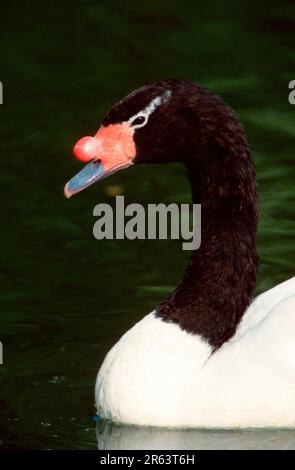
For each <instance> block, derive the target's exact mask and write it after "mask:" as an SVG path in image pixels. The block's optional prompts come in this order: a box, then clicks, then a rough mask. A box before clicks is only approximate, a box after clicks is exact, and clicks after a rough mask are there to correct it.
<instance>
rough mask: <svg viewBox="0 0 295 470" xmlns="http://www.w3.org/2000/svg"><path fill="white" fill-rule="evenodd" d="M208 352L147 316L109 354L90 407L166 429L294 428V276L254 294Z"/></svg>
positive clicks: (185, 335) (202, 342)
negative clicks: (228, 334)
mask: <svg viewBox="0 0 295 470" xmlns="http://www.w3.org/2000/svg"><path fill="white" fill-rule="evenodd" d="M211 353H212V348H211V347H210V345H209V344H208V343H207V342H206V341H205V340H204V339H202V338H201V337H200V336H197V335H191V334H188V333H186V332H184V331H183V330H181V329H180V327H179V326H178V325H176V324H172V323H167V322H164V321H162V320H161V319H159V318H156V317H155V315H154V313H150V314H149V315H147V316H146V317H144V318H143V319H142V320H141V321H140V322H139V323H137V324H136V325H135V326H134V327H133V328H131V330H129V331H128V332H127V333H126V334H125V335H124V336H122V338H121V339H120V340H119V341H118V343H117V344H116V345H115V346H114V347H113V348H112V349H111V351H110V352H109V353H108V355H107V356H106V358H105V361H104V363H103V365H102V367H101V369H100V371H99V373H98V377H97V382H96V390H95V397H96V404H97V407H98V413H99V415H100V416H101V417H104V418H107V419H111V420H112V421H116V422H122V423H129V424H135V425H146V426H167V427H182V428H184V427H205V428H236V427H278V426H280V427H295V277H294V278H292V279H290V280H288V281H286V282H284V283H282V284H280V285H278V286H276V287H275V288H273V289H271V290H269V291H268V292H265V293H264V294H262V295H260V296H259V297H257V298H256V299H255V300H254V302H253V303H252V304H251V306H250V307H249V308H248V310H247V311H246V313H245V315H244V317H243V319H242V321H241V323H240V325H239V327H238V329H237V332H236V334H235V336H234V337H233V338H232V339H231V340H230V341H228V342H227V343H225V344H224V345H223V346H222V347H221V348H220V349H219V350H217V351H216V352H215V353H213V354H211Z"/></svg>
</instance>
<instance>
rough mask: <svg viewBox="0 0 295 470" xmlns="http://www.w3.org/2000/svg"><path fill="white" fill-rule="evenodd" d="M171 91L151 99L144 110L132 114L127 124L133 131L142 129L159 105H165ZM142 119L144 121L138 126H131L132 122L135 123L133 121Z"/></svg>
mask: <svg viewBox="0 0 295 470" xmlns="http://www.w3.org/2000/svg"><path fill="white" fill-rule="evenodd" d="M171 94H172V93H171V91H170V90H167V91H165V93H163V94H162V95H160V96H157V97H156V98H154V99H152V101H151V102H150V104H148V105H147V106H146V107H145V108H144V109H142V110H141V111H139V112H138V113H137V114H134V116H132V117H131V118H129V119H128V121H127V124H129V125H131V126H132V128H133V129H139V128H140V127H143V126H145V125H146V123H147V121H148V118H149V116H150V115H151V114H152V113H153V112H154V111H155V110H156V109H157V108H158V107H159V106H161V104H163V103H165V102H166V101H167V100H168V99H169V98H170V96H171ZM139 117H143V118H145V119H144V121H143V122H142V123H140V124H134V125H132V121H135V119H137V118H139Z"/></svg>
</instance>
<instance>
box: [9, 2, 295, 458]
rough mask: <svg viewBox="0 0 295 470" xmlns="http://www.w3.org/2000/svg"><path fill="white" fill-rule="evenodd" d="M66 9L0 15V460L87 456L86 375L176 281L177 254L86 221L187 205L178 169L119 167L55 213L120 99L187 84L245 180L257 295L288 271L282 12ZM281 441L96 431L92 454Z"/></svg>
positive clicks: (108, 5)
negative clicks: (227, 123)
mask: <svg viewBox="0 0 295 470" xmlns="http://www.w3.org/2000/svg"><path fill="white" fill-rule="evenodd" d="M2 3H3V5H2ZM72 3H73V4H74V3H75V5H73V7H71V8H68V7H67V5H64V4H63V3H62V2H60V3H59V7H58V9H57V8H56V6H55V5H54V2H47V4H46V8H44V5H43V3H42V2H35V4H34V6H31V7H30V4H29V3H28V2H19V4H18V8H17V9H14V10H13V14H11V12H6V11H5V4H6V5H8V8H10V9H11V8H12V2H1V15H2V16H3V18H5V24H3V25H1V34H2V39H1V41H0V57H1V59H2V61H1V65H2V69H1V73H2V75H1V77H0V79H1V81H2V82H3V84H4V98H5V96H6V97H7V99H5V100H4V104H3V105H1V106H0V108H1V109H0V112H1V115H2V116H3V120H2V121H1V139H0V146H1V152H0V154H1V155H2V158H3V164H2V167H1V172H0V183H1V199H2V200H1V245H0V248H1V249H0V264H1V272H0V281H1V292H0V312H1V314H0V341H2V343H3V348H4V365H3V366H2V365H1V366H0V380H1V387H0V449H1V448H3V446H6V447H9V448H11V447H20V448H31V447H33V448H34V449H42V448H52V449H63V448H66V449H71V448H74V449H75V448H77V449H88V448H95V447H96V445H97V444H96V438H95V427H94V425H93V422H92V413H93V410H92V407H93V401H94V384H95V377H96V373H97V370H98V369H99V367H100V365H101V363H102V361H103V359H104V357H105V355H106V353H107V351H108V350H109V349H110V348H111V346H112V345H113V344H114V343H115V342H116V341H117V340H118V339H119V337H120V336H121V335H122V334H123V333H124V332H125V331H126V330H127V329H128V328H130V327H131V326H132V325H133V324H134V323H135V322H136V321H138V320H139V319H140V318H141V317H143V315H145V314H147V313H148V312H150V311H152V310H153V309H154V308H155V306H156V305H158V304H159V302H160V301H161V300H162V299H163V297H165V296H166V295H167V294H168V293H169V292H171V290H172V289H173V287H174V286H175V285H176V284H177V283H178V281H179V279H180V277H181V275H182V272H183V269H184V267H185V264H186V261H187V253H184V252H183V251H182V250H181V247H180V245H179V244H178V242H177V241H174V240H171V241H170V240H168V241H156V240H155V241H145V240H138V241H133V242H130V241H128V240H117V241H116V240H114V241H112V240H107V241H101V242H99V241H97V240H94V239H93V236H92V226H93V222H94V220H93V216H92V211H93V207H94V206H95V205H96V204H97V203H100V202H107V203H110V204H112V203H113V202H114V195H115V194H116V193H118V191H119V193H120V194H123V195H124V196H125V197H126V204H127V203H128V204H129V203H132V202H138V203H141V204H143V205H145V204H147V203H149V202H151V203H158V202H166V203H170V202H178V203H181V202H188V201H189V200H190V195H189V189H188V184H187V181H186V179H185V177H184V170H183V168H181V167H180V166H178V165H175V166H173V165H171V166H165V165H164V166H162V165H161V166H157V165H155V166H144V165H141V166H138V167H136V166H134V167H133V168H130V170H128V171H127V170H126V171H124V172H121V173H118V174H117V175H114V176H112V177H111V178H110V179H107V180H106V181H102V182H101V183H100V184H98V185H96V186H94V187H93V188H90V189H89V190H88V191H86V192H84V193H83V194H81V195H80V196H77V197H76V198H73V199H71V200H70V201H68V200H65V198H64V196H63V186H64V184H65V182H66V181H68V180H69V178H70V177H72V176H73V175H74V174H75V173H77V172H78V170H79V169H80V168H81V165H80V164H79V163H78V162H77V161H75V160H74V158H73V157H72V146H73V144H74V143H75V142H76V141H77V140H78V139H79V138H80V137H81V136H83V135H92V134H94V133H95V132H96V130H97V128H98V127H99V125H100V123H99V121H100V119H101V118H102V117H103V115H104V113H105V112H106V111H107V110H108V108H109V107H110V106H111V105H112V104H113V103H115V102H116V101H117V100H118V99H120V98H122V97H123V96H125V95H126V94H127V93H129V92H130V91H132V90H133V89H135V88H137V87H139V86H142V85H143V84H145V83H149V82H151V81H154V80H158V79H163V78H167V77H169V78H170V77H171V78H186V79H190V80H194V81H197V82H199V83H203V84H204V85H207V86H208V87H209V88H210V89H211V90H212V91H213V92H214V93H217V94H219V95H221V96H222V98H223V99H224V100H225V101H226V102H227V103H228V104H229V105H231V106H232V107H233V108H234V109H235V111H236V112H237V113H238V115H239V116H240V117H241V120H242V121H243V124H244V125H245V128H246V132H247V135H248V137H249V141H250V144H251V148H252V150H253V156H254V161H255V165H256V169H257V175H258V189H259V199H260V208H261V220H260V225H259V237H258V249H259V255H260V277H259V282H258V291H263V290H265V289H268V288H270V287H271V286H273V285H274V284H276V283H279V282H280V281H283V280H285V279H287V278H289V277H291V276H292V275H294V271H295V270H294V265H295V261H294V228H295V227H294V213H293V212H294V209H293V208H294V177H293V173H292V171H293V168H294V135H295V134H294V129H295V107H294V106H293V107H292V106H291V105H290V104H289V102H288V93H289V90H288V83H289V81H290V80H291V79H294V78H295V77H294V75H293V73H294V67H293V64H294V48H293V42H294V11H293V10H294V6H293V3H292V2H291V1H287V0H282V1H281V2H280V8H279V16H278V5H277V1H275V0H261V1H260V2H256V3H255V4H254V2H243V1H242V0H237V1H235V2H223V4H222V8H220V5H219V4H218V3H217V2H215V1H214V0H212V1H210V2H196V1H195V0H191V1H188V3H189V4H190V5H189V6H188V7H186V8H183V4H182V2H174V4H173V2H171V0H161V1H159V2H150V1H149V0H142V1H140V2H127V3H128V7H127V3H126V5H123V3H122V0H101V1H99V2H98V1H95V0H88V1H87V2H80V3H81V4H82V3H83V6H81V7H80V6H79V5H80V3H79V2H72ZM215 3H216V5H217V8H215V7H212V4H214V5H215ZM9 5H11V6H9ZM64 17H66V18H67V21H66V22H62V23H61V22H60V18H64ZM16 31H17V34H16ZM40 38H42V40H40ZM152 144H153V143H151V146H152ZM4 159H5V161H4ZM118 188H119V189H118ZM289 436H293V433H288V432H285V431H275V432H233V433H229V432H212V433H211V432H203V431H179V432H177V431H166V430H153V431H150V430H145V429H132V428H125V427H117V426H113V427H110V426H109V427H106V429H105V430H103V431H102V432H101V434H99V446H100V447H105V448H112V447H114V448H115V447H117V448H123V447H124V446H125V447H126V446H127V447H136V446H138V447H143V446H148V447H151V448H153V447H156V448H159V447H160V446H162V447H165V448H166V447H172V448H174V447H175V448H177V447H183V448H189V447H192V448H203V447H206V446H208V447H209V446H212V447H216V448H217V447H222V448H225V447H226V446H234V445H235V446H241V447H242V446H244V447H247V446H248V447H249V446H253V447H255V446H256V445H257V446H258V447H259V446H268V447H271V446H272V445H273V446H277V445H282V446H286V447H288V445H289V444H290V439H291V437H290V439H289Z"/></svg>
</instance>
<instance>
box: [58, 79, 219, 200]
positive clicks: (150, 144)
mask: <svg viewBox="0 0 295 470" xmlns="http://www.w3.org/2000/svg"><path fill="white" fill-rule="evenodd" d="M212 97H213V95H211V94H210V93H209V92H208V91H207V90H206V89H204V88H202V87H199V86H198V85H195V84H193V83H191V82H188V81H180V80H166V81H162V82H156V83H153V84H151V85H148V86H144V87H142V88H139V89H137V90H135V91H133V92H132V93H131V94H129V95H128V96H127V97H125V98H124V99H122V100H121V101H119V102H118V103H117V104H116V105H115V106H114V107H113V108H112V109H111V110H110V111H109V112H108V114H107V115H106V116H105V117H104V119H103V120H102V123H101V126H100V128H99V130H98V132H97V133H96V134H95V135H94V136H88V137H83V138H82V139H80V140H79V141H78V142H77V143H76V145H75V146H74V155H75V156H76V158H78V159H79V160H80V161H82V162H84V163H86V166H85V167H84V168H83V169H82V170H81V171H80V172H79V173H78V174H77V175H75V176H74V177H73V178H72V179H71V180H70V181H69V182H68V183H67V184H66V186H65V195H66V196H67V197H70V196H72V195H73V194H76V193H78V192H80V191H82V190H83V189H85V188H87V187H88V186H91V185H92V184H93V183H95V182H96V181H99V180H102V179H104V178H106V177H107V176H109V175H111V174H113V173H115V172H117V171H118V170H121V169H124V168H127V167H129V166H131V165H134V164H139V163H169V162H177V161H180V162H183V163H185V159H189V158H190V156H191V154H192V151H193V150H196V149H195V148H194V147H195V143H196V142H197V141H199V143H200V142H201V141H202V136H201V135H200V136H199V139H198V129H199V128H200V126H199V124H198V113H197V110H198V104H199V106H200V109H202V108H204V98H205V103H206V106H207V105H208V104H209V103H210V100H212Z"/></svg>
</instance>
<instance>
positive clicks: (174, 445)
mask: <svg viewBox="0 0 295 470" xmlns="http://www.w3.org/2000/svg"><path fill="white" fill-rule="evenodd" d="M96 437H97V445H98V449H100V450H165V449H166V450H170V449H171V450H172V449H175V450H184V449H185V450H210V449H211V450H212V449H213V450H234V449H237V450H239V449H245V450H250V449H260V450H261V449H265V450H268V449H286V450H287V449H288V450H294V449H295V430H241V431H238V430H237V431H225V430H224V431H223V430H218V431H208V430H202V429H200V430H197V429H185V430H179V429H177V430H173V429H161V428H143V427H133V426H121V425H117V424H112V423H108V422H103V421H101V422H100V423H98V424H97V427H96Z"/></svg>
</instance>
